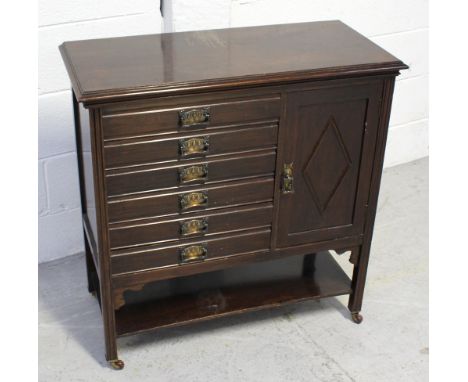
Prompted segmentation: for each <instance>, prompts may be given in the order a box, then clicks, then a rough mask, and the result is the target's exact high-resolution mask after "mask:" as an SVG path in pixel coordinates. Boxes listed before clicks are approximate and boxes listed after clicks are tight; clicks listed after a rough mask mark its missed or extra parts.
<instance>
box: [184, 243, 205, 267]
mask: <svg viewBox="0 0 468 382" xmlns="http://www.w3.org/2000/svg"><path fill="white" fill-rule="evenodd" d="M207 255H208V248H207V246H206V244H198V245H190V246H188V247H185V248H182V249H181V250H180V262H181V263H192V262H196V261H203V260H205V259H206V257H207Z"/></svg>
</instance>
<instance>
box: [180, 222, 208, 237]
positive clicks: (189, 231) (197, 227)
mask: <svg viewBox="0 0 468 382" xmlns="http://www.w3.org/2000/svg"><path fill="white" fill-rule="evenodd" d="M206 231H208V219H207V218H202V219H192V220H186V221H184V222H181V223H180V235H181V236H191V235H199V234H204V233H206Z"/></svg>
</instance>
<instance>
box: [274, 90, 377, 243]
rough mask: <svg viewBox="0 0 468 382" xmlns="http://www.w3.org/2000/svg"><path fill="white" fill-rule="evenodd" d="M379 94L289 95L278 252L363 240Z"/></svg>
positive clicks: (280, 168) (319, 92)
mask: <svg viewBox="0 0 468 382" xmlns="http://www.w3.org/2000/svg"><path fill="white" fill-rule="evenodd" d="M381 91H382V87H381V82H380V81H378V82H377V81H376V82H373V83H368V84H364V85H350V86H347V87H329V88H321V89H320V88H318V89H316V90H310V91H305V92H296V93H289V94H288V95H287V101H286V102H287V106H286V107H287V108H286V117H285V121H284V123H283V124H282V127H281V128H282V129H284V131H283V132H282V134H281V136H282V137H283V138H282V145H283V147H282V148H281V153H282V154H281V159H280V162H279V164H278V166H277V176H278V177H280V179H281V181H280V182H279V183H280V188H281V190H280V191H279V193H277V195H278V197H277V202H279V207H278V214H277V219H276V224H275V225H276V229H277V236H276V240H277V243H276V244H277V246H278V247H285V246H292V245H300V244H306V243H310V242H314V241H322V240H330V239H334V238H339V237H341V238H342V237H345V236H353V235H359V234H361V233H362V232H363V229H364V222H365V210H366V203H367V199H368V192H369V186H370V178H371V172H372V162H373V157H374V149H375V140H376V136H377V129H378V125H379V118H378V114H379V112H378V110H379V99H380V96H381Z"/></svg>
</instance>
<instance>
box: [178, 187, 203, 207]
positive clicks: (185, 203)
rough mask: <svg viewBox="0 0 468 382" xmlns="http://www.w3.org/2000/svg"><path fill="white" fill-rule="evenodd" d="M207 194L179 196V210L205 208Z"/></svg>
mask: <svg viewBox="0 0 468 382" xmlns="http://www.w3.org/2000/svg"><path fill="white" fill-rule="evenodd" d="M207 205H208V194H207V193H206V192H190V193H188V194H183V195H181V196H180V208H181V209H182V210H183V211H185V210H188V209H190V208H194V207H206V206H207Z"/></svg>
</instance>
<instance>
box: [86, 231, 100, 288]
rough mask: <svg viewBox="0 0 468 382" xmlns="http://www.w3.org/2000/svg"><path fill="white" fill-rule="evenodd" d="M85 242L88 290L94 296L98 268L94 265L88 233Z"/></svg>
mask: <svg viewBox="0 0 468 382" xmlns="http://www.w3.org/2000/svg"><path fill="white" fill-rule="evenodd" d="M84 243H85V257H86V275H87V276H88V292H89V293H91V294H92V295H93V296H95V295H96V286H95V283H94V279H95V278H96V277H97V274H96V268H95V266H94V260H93V255H92V253H91V249H90V248H89V243H88V238H87V237H86V233H84Z"/></svg>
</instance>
